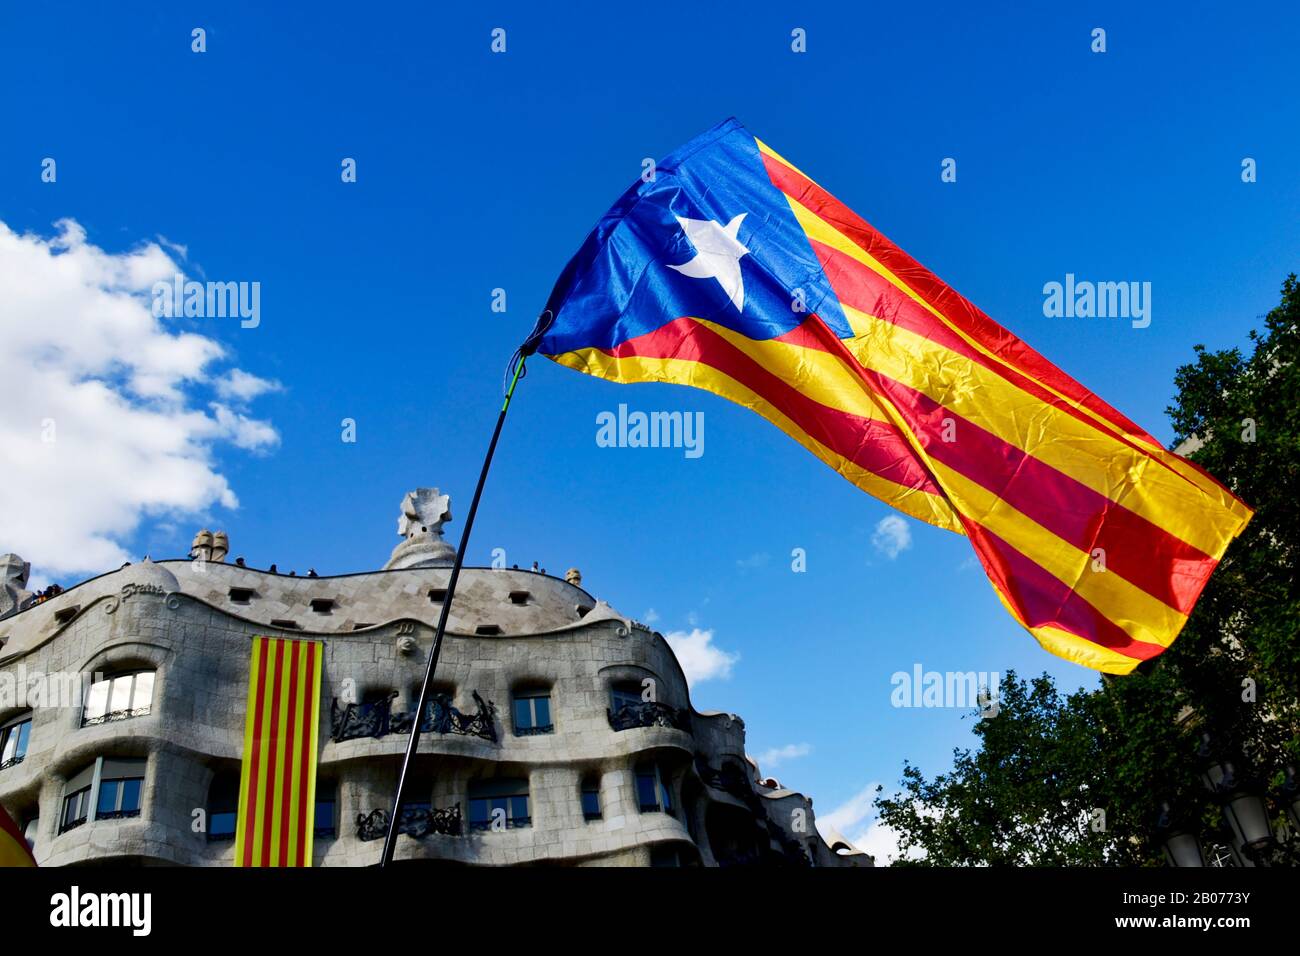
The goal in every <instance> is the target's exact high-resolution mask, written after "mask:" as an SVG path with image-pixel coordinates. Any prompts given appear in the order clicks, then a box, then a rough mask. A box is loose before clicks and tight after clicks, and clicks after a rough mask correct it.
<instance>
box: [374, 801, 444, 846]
mask: <svg viewBox="0 0 1300 956" xmlns="http://www.w3.org/2000/svg"><path fill="white" fill-rule="evenodd" d="M397 832H398V833H405V834H406V835H407V836H409V837H414V838H415V839H417V840H423V839H424V838H425V837H427V836H429V835H430V834H433V833H441V834H443V835H444V836H460V835H461V833H462V832H463V830H462V826H461V815H460V804H459V803H458V804H456V805H455V806H451V807H442V808H438V807H429V806H419V805H417V806H413V807H403V808H402V816H401V819H400V820H399V822H398V824H397ZM387 833H388V811H387V810H371V811H370V813H369V814H365V813H358V814H357V839H359V840H363V841H370V840H382V839H383V838H384V837H385V835H387Z"/></svg>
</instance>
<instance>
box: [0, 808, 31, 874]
mask: <svg viewBox="0 0 1300 956" xmlns="http://www.w3.org/2000/svg"><path fill="white" fill-rule="evenodd" d="M35 865H36V857H34V856H32V851H31V849H30V848H29V847H28V846H27V840H26V839H25V838H24V837H23V831H22V830H20V829H19V827H18V824H16V823H14V821H13V817H11V816H9V814H7V813H6V812H5V808H4V807H0V867H5V866H35Z"/></svg>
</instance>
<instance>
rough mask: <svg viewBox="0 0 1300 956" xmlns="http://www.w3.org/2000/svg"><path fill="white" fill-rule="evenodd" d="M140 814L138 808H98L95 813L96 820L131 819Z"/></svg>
mask: <svg viewBox="0 0 1300 956" xmlns="http://www.w3.org/2000/svg"><path fill="white" fill-rule="evenodd" d="M139 815H140V810H139V808H136V809H135V810H99V811H96V813H95V819H96V820H131V819H134V818H135V817H138V816H139Z"/></svg>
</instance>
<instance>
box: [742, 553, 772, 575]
mask: <svg viewBox="0 0 1300 956" xmlns="http://www.w3.org/2000/svg"><path fill="white" fill-rule="evenodd" d="M771 560H772V556H771V555H770V554H768V553H767V552H766V551H755V552H754V553H753V554H751V555H750V556H749V557H747V558H738V559H737V560H736V567H738V568H740V570H742V571H753V570H755V569H757V568H765V567H767V565H768V563H769V562H770V561H771Z"/></svg>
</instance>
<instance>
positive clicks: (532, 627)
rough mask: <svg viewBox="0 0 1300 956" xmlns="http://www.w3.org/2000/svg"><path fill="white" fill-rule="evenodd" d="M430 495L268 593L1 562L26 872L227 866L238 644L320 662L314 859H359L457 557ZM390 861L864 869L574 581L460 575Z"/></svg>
mask: <svg viewBox="0 0 1300 956" xmlns="http://www.w3.org/2000/svg"><path fill="white" fill-rule="evenodd" d="M450 518H451V514H450V510H449V502H448V498H447V496H445V495H441V494H439V493H438V491H437V489H419V490H417V491H415V492H412V493H411V494H409V495H407V496H406V499H405V500H404V501H403V503H402V513H401V516H400V518H399V524H398V529H399V534H400V535H401V541H400V543H399V544H398V545H397V547H396V548H395V549H394V551H393V553H392V556H391V558H390V559H389V560H388V562H387V564H385V565H384V567H383V568H382V569H381V570H377V571H368V572H361V573H356V574H345V575H339V576H332V577H315V576H307V577H302V576H290V575H287V574H282V573H274V571H273V570H269V571H262V570H256V569H254V568H251V567H247V566H245V565H244V562H243V561H242V559H237V560H236V561H233V562H232V561H230V560H228V551H229V544H228V542H227V539H226V536H225V535H224V534H222V533H218V534H216V535H213V534H210V533H209V532H207V531H203V532H200V533H199V534H198V536H196V538H195V541H194V547H193V550H192V552H191V554H190V556H189V557H187V558H180V559H176V560H166V561H157V562H153V561H150V560H148V559H146V560H144V561H143V562H138V563H133V564H129V565H126V566H124V567H122V568H120V569H118V570H116V571H111V572H109V573H107V574H103V575H100V576H99V577H95V578H91V579H90V580H87V581H84V582H82V583H80V584H77V585H76V586H73V587H69V588H67V589H66V590H64V591H62V592H61V593H58V594H55V595H53V596H49V595H45V594H43V595H33V594H31V593H30V592H29V591H27V590H26V583H27V577H28V573H29V568H28V566H27V565H26V564H25V563H24V562H23V561H22V560H21V559H20V558H18V557H17V556H15V555H5V556H3V557H0V573H2V574H3V578H2V579H0V804H2V805H3V806H4V808H5V809H6V810H7V811H8V812H9V814H10V816H11V817H13V819H14V820H15V821H16V822H17V823H18V825H19V826H20V827H21V828H22V829H23V831H24V833H25V835H26V836H27V839H28V841H29V843H30V844H31V845H32V847H33V852H34V854H35V856H36V859H37V862H38V863H39V864H40V865H42V866H69V865H88V864H133V865H181V866H230V865H232V863H233V857H234V846H235V841H234V835H235V831H236V825H237V815H238V803H239V787H240V769H241V760H242V757H243V754H242V753H241V751H242V750H243V746H244V737H245V713H246V706H247V698H248V679H249V666H250V665H249V657H250V646H251V643H252V641H251V639H252V638H253V637H254V636H256V635H262V636H268V637H291V638H295V639H308V640H318V641H320V642H321V643H322V646H323V655H324V658H323V677H322V685H321V697H320V727H319V733H318V738H319V741H320V746H319V751H318V766H317V772H316V789H315V823H314V827H315V829H314V834H315V835H314V838H313V860H312V863H313V865H315V866H369V865H373V864H375V863H377V862H378V860H379V857H380V854H381V851H382V846H383V836H384V833H385V831H386V828H387V826H388V822H389V821H388V815H389V812H390V809H391V805H392V799H393V792H394V790H395V789H396V783H397V776H398V770H399V768H400V766H401V762H402V758H403V755H404V753H405V750H406V747H407V744H408V742H409V735H410V733H411V732H412V730H413V729H414V728H415V725H416V724H417V721H416V720H415V719H414V714H413V711H414V710H415V709H416V706H417V701H418V696H419V689H420V684H421V681H422V680H423V676H424V670H425V664H426V662H427V656H426V655H427V654H428V653H429V650H430V648H431V645H432V640H433V634H434V630H435V627H436V623H437V619H438V615H439V613H440V612H441V609H442V604H443V601H444V599H445V597H446V588H447V581H448V577H449V575H450V571H451V564H452V561H453V558H454V553H453V550H452V548H451V547H450V545H448V544H447V543H446V542H445V541H444V540H443V537H442V525H443V523H444V522H446V521H448V520H450ZM433 692H434V699H433V700H432V701H431V703H430V704H429V706H428V708H427V710H426V712H425V714H424V719H423V720H421V721H419V722H418V724H419V727H418V732H419V733H420V735H421V736H420V742H419V750H418V754H417V757H416V760H415V764H414V768H413V775H414V776H413V778H412V781H411V783H410V784H408V795H407V798H406V804H405V806H404V807H403V809H402V811H401V814H400V816H401V819H400V821H399V829H400V833H401V835H400V836H399V838H398V840H397V845H396V852H395V859H396V860H398V861H401V862H409V863H416V862H419V863H441V864H468V865H528V864H532V865H595V866H737V865H760V866H761V865H779V866H871V865H872V859H871V857H870V856H868V855H866V854H865V853H862V852H860V851H859V850H857V849H856V848H854V847H853V846H852V845H851V844H849V843H848V841H846V840H844V839H843V838H842V837H840V836H838V835H837V834H834V833H832V832H829V831H827V829H826V828H825V827H824V826H823V827H822V832H819V829H818V826H817V825H816V823H815V818H814V814H813V807H812V801H811V800H810V799H809V798H808V797H806V796H804V795H802V794H799V793H796V792H794V791H792V790H788V789H784V788H782V787H781V786H780V785H779V784H778V783H777V782H776V781H774V780H771V779H764V778H763V777H762V775H761V774H760V772H759V768H758V767H757V765H756V764H755V762H754V761H753V760H752V759H751V758H750V757H748V756H747V755H746V753H745V725H744V723H743V722H742V721H741V719H740V718H739V717H737V716H736V715H734V714H726V713H711V712H702V711H698V710H696V709H695V708H694V707H693V706H692V705H691V701H690V697H689V694H688V689H687V682H686V678H685V675H684V674H683V672H682V668H681V665H680V664H679V663H678V661H677V659H676V657H675V656H674V655H673V651H672V649H671V648H670V647H669V646H668V644H667V642H666V641H665V640H664V638H663V636H662V635H661V634H659V633H656V632H654V631H651V630H649V629H648V628H646V627H645V626H643V625H641V624H638V623H637V622H635V621H633V620H630V619H628V618H626V617H624V616H623V615H621V614H619V613H618V612H617V611H615V610H614V609H613V608H612V607H610V606H609V605H608V604H606V603H605V602H603V601H600V600H598V599H596V598H595V597H593V596H592V595H591V594H589V593H588V592H587V591H586V590H584V589H583V587H582V578H581V575H580V574H579V572H578V571H577V570H576V569H573V570H570V571H569V572H568V573H567V574H566V575H565V578H564V580H560V579H558V578H555V577H551V576H549V575H547V574H545V573H544V572H539V571H529V570H520V569H498V568H466V569H464V570H463V571H462V574H461V577H460V581H459V583H458V586H457V590H456V594H455V600H454V602H453V604H452V607H451V613H450V620H449V623H448V631H447V636H446V640H445V641H444V644H443V649H442V654H441V657H440V660H439V663H438V668H437V672H436V675H435V683H434V687H433Z"/></svg>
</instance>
